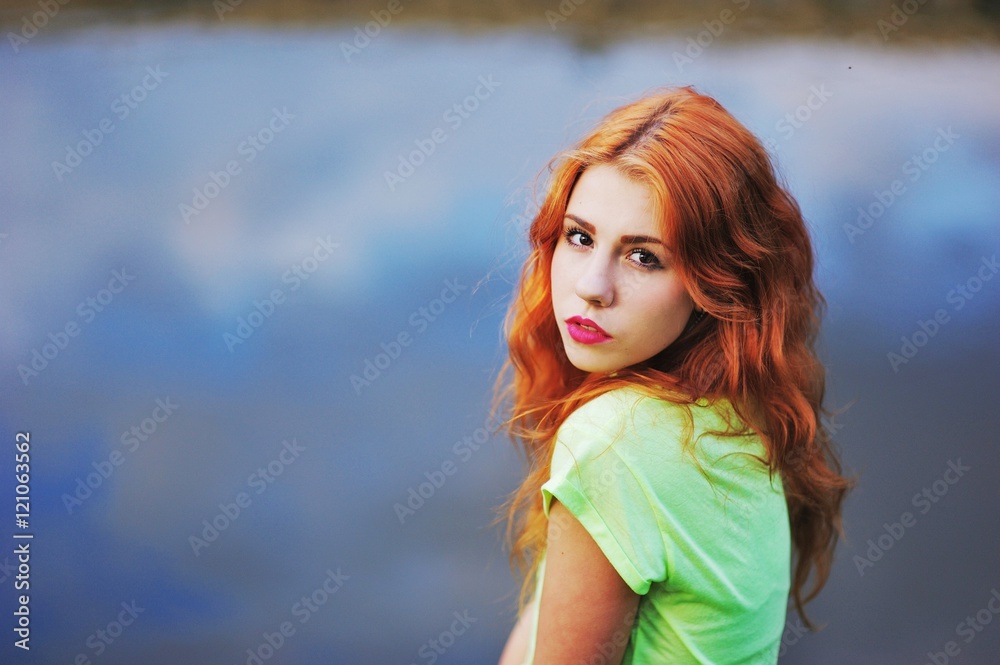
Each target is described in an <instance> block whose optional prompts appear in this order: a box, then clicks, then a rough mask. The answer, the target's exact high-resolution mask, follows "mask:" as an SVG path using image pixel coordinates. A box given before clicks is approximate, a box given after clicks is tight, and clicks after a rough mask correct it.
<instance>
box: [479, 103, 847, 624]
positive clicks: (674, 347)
mask: <svg viewBox="0 0 1000 665" xmlns="http://www.w3.org/2000/svg"><path fill="white" fill-rule="evenodd" d="M596 164H608V165H612V166H614V167H615V168H617V169H618V170H619V171H620V172H621V173H622V174H623V175H625V176H627V177H629V178H632V179H634V180H635V181H637V182H640V183H642V184H644V185H645V186H647V187H648V188H649V190H650V192H651V193H652V195H653V200H654V207H655V214H657V215H658V216H659V218H660V219H661V220H662V226H663V234H664V239H665V242H666V243H667V244H668V245H669V246H670V247H671V248H672V250H673V252H674V256H675V257H676V265H677V269H678V270H679V272H680V274H681V277H682V279H683V281H684V284H685V286H686V287H687V290H688V292H689V293H690V294H691V297H692V299H693V301H694V303H695V305H696V307H697V308H700V309H703V310H705V312H706V313H707V316H704V317H702V318H701V319H700V320H696V319H695V318H692V320H691V322H690V324H689V325H688V327H687V328H686V329H685V331H684V332H683V333H682V334H681V336H680V337H679V338H678V339H677V340H676V341H675V342H674V343H673V344H671V345H670V346H668V347H667V348H666V349H665V350H664V351H662V352H661V353H659V354H657V355H656V356H654V357H653V358H650V359H649V360H647V361H645V362H643V363H640V364H639V365H635V366H632V367H629V368H625V369H624V370H622V371H619V372H617V373H613V374H605V375H602V376H596V375H588V373H586V372H583V371H581V370H579V369H577V368H576V367H574V366H573V365H572V364H570V362H569V360H568V359H567V357H566V354H565V352H564V349H563V346H562V341H561V338H560V334H559V329H558V327H557V322H556V321H555V317H554V315H553V311H552V301H551V297H552V293H551V281H550V267H551V262H552V255H553V252H554V250H555V247H556V244H557V243H558V242H559V240H560V233H561V230H562V227H563V222H564V213H565V212H566V207H567V204H568V202H569V198H570V194H571V192H572V190H573V186H574V185H575V183H576V182H577V180H578V178H579V176H580V174H581V173H582V172H583V171H584V169H586V168H588V167H590V166H593V165H596ZM548 170H549V171H550V172H551V177H550V180H549V186H548V190H547V194H546V196H545V198H544V201H543V202H542V204H541V206H540V209H539V210H538V213H537V214H536V215H535V217H534V219H533V221H532V223H531V227H530V230H529V239H530V253H529V255H528V257H527V259H526V261H525V263H524V267H523V269H522V273H521V276H520V280H519V284H518V286H517V290H516V292H515V295H514V298H513V299H512V302H511V304H510V307H509V310H508V312H507V316H506V319H505V322H504V332H505V335H506V339H507V346H508V352H509V357H508V358H507V359H506V361H505V362H504V364H503V367H502V369H501V371H500V373H499V375H498V376H497V379H496V384H495V387H494V388H495V390H494V401H493V414H494V415H495V414H496V413H497V412H498V410H500V409H501V408H502V407H503V406H504V404H505V403H507V406H506V408H508V409H509V417H508V418H505V419H504V424H503V427H504V428H505V429H506V431H507V432H508V433H509V434H510V435H511V437H512V438H513V439H514V441H515V442H517V444H518V445H519V448H520V449H522V451H523V453H524V455H525V461H526V464H527V466H528V473H527V476H526V477H525V479H524V481H523V482H522V483H521V485H520V486H519V487H518V488H517V489H516V491H515V492H513V493H512V494H511V495H510V497H508V500H507V501H506V502H505V504H504V505H503V506H502V507H501V508H500V513H499V515H498V517H497V521H500V520H504V519H505V520H506V524H507V530H506V536H507V543H508V546H509V547H510V559H511V566H512V568H514V569H515V570H516V571H517V572H518V573H519V574H520V575H521V577H522V584H521V589H520V596H519V605H520V607H521V608H522V609H523V607H524V605H525V603H526V601H527V598H528V596H529V592H530V589H531V586H532V585H533V583H534V580H535V576H536V574H537V571H538V564H539V555H540V554H541V553H542V552H543V551H544V547H545V540H546V529H547V520H546V519H545V515H544V513H543V512H542V497H541V493H540V488H541V486H542V484H543V483H544V482H545V481H546V480H547V479H548V477H549V473H550V463H551V456H552V447H553V445H554V439H555V434H556V431H557V430H558V429H559V426H560V425H561V424H562V422H563V421H564V420H565V419H566V417H567V416H568V415H569V414H570V413H571V412H572V411H573V410H574V409H576V408H577V407H578V406H579V405H581V404H583V403H584V402H586V401H588V400H590V399H593V398H594V397H596V396H597V395H600V394H602V393H604V392H607V391H608V390H611V389H613V388H615V387H618V386H621V385H631V386H635V387H637V388H639V389H641V390H642V391H643V392H645V393H647V394H649V395H651V396H657V397H661V398H663V399H668V400H671V401H673V402H677V403H681V404H691V403H693V402H694V401H696V400H698V399H699V398H701V397H707V398H710V399H712V398H715V397H719V396H723V397H726V398H728V399H729V400H730V401H731V402H732V404H733V406H734V408H735V411H736V414H737V415H738V416H739V417H740V418H741V419H742V420H743V423H744V424H745V425H746V426H747V427H749V428H752V430H753V431H755V432H757V433H758V434H759V435H760V437H761V439H762V440H763V442H764V445H765V447H766V450H767V452H768V459H767V460H762V461H763V462H764V463H766V464H767V465H768V467H769V470H770V473H771V474H774V473H780V474H781V478H782V481H783V485H784V488H785V496H786V501H787V504H788V513H789V520H790V527H791V537H792V545H793V553H792V554H793V574H792V580H791V594H792V596H793V597H794V601H795V607H796V610H797V611H798V613H799V615H800V616H801V617H802V619H803V621H804V622H805V624H806V625H807V626H809V627H810V628H811V629H815V626H814V625H813V624H812V623H811V622H810V621H809V619H808V617H807V616H806V613H805V610H804V605H805V604H806V603H807V602H809V601H810V600H811V599H813V598H814V597H815V596H816V595H817V594H818V593H819V592H820V590H821V589H822V588H823V586H824V585H825V584H826V581H827V578H828V577H829V574H830V568H831V565H832V561H833V552H834V549H835V547H836V543H837V538H838V534H839V535H843V529H842V524H841V504H842V502H843V499H844V496H845V494H846V493H847V492H848V491H849V490H850V489H851V487H852V486H853V484H854V481H853V480H850V479H848V478H845V477H843V476H842V475H841V474H840V471H841V467H840V462H839V461H838V459H837V456H836V452H835V450H834V448H833V445H832V441H831V438H830V434H829V432H828V431H827V430H826V429H825V428H824V426H823V422H822V419H821V416H822V415H823V413H825V411H824V408H823V392H824V385H825V370H824V368H823V366H822V364H821V363H820V362H819V360H818V359H817V357H816V353H815V351H814V348H813V347H814V343H815V339H816V335H817V333H818V328H819V322H820V316H821V314H822V310H823V308H824V306H825V302H824V299H823V296H822V294H820V292H819V290H818V289H817V288H816V285H815V283H814V281H813V253H812V247H811V244H810V239H809V233H808V231H807V229H806V224H805V221H804V219H803V217H802V213H801V211H800V209H799V206H798V204H797V203H796V201H795V200H794V199H793V198H792V196H791V195H790V194H789V193H788V191H787V190H786V188H785V187H784V186H783V185H782V184H781V183H780V182H779V181H778V178H777V177H776V175H775V169H774V167H773V165H772V163H771V161H770V158H769V156H768V154H767V152H766V151H765V150H764V148H763V147H762V146H761V144H760V142H759V141H758V140H757V138H756V137H754V136H753V135H752V134H751V133H750V132H749V131H748V130H747V129H746V128H745V127H744V126H743V125H742V124H741V123H740V122H738V121H737V120H736V119H735V118H734V117H733V116H732V115H730V114H729V113H728V112H727V111H726V110H725V109H723V108H722V106H721V105H720V104H719V103H718V102H717V101H715V100H714V99H712V98H711V97H708V96H705V95H702V94H699V93H698V92H696V91H695V90H694V89H693V88H691V87H684V88H677V89H668V90H664V91H658V92H657V93H656V94H651V95H648V96H645V97H643V98H641V99H639V100H637V101H634V102H632V103H630V104H627V105H625V106H622V107H620V108H618V109H616V110H614V111H612V112H611V113H610V114H608V115H607V116H606V117H605V118H604V119H603V120H602V121H601V122H600V123H599V125H598V127H597V128H596V129H595V130H593V131H592V132H591V133H590V134H589V135H588V136H586V137H585V138H584V139H583V140H582V141H581V142H580V143H579V144H578V145H577V146H576V147H575V148H573V149H571V150H569V151H568V152H566V153H564V154H562V155H559V156H557V157H556V158H554V159H553V160H552V162H550V163H549V167H548ZM733 433H734V434H735V433H737V432H733ZM810 574H813V575H814V584H813V586H812V589H811V590H809V591H808V592H807V591H806V584H807V580H808V579H809V577H810Z"/></svg>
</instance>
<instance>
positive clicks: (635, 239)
mask: <svg viewBox="0 0 1000 665" xmlns="http://www.w3.org/2000/svg"><path fill="white" fill-rule="evenodd" d="M565 216H566V217H568V218H569V219H572V220H573V221H574V222H576V223H577V224H579V225H580V226H582V227H583V229H584V231H586V232H587V233H589V234H591V235H597V228H596V227H595V226H594V225H593V224H591V223H590V222H588V221H586V220H583V219H580V218H579V217H577V216H576V215H572V214H570V213H566V215H565ZM620 242H621V244H623V245H643V244H647V243H649V244H654V245H663V241H662V240H660V239H659V238H654V237H653V236H638V235H624V236H622V237H621V239H620Z"/></svg>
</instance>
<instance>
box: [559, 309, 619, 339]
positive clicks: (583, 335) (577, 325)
mask: <svg viewBox="0 0 1000 665" xmlns="http://www.w3.org/2000/svg"><path fill="white" fill-rule="evenodd" d="M582 326H587V327H589V328H593V330H588V329H587V328H584V327H582ZM566 329H567V330H568V331H569V336H570V337H572V338H573V340H574V341H577V342H579V343H580V344H600V343H601V342H607V341H608V340H610V339H611V335H609V334H608V333H606V332H604V330H603V329H602V328H601V327H600V326H599V325H597V324H596V323H594V322H593V321H591V320H590V319H584V318H582V317H579V316H574V317H572V318H569V319H566Z"/></svg>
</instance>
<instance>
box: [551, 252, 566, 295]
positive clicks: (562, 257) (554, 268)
mask: <svg viewBox="0 0 1000 665" xmlns="http://www.w3.org/2000/svg"><path fill="white" fill-rule="evenodd" d="M568 268H569V266H568V265H567V263H566V253H565V252H563V251H562V250H561V248H560V247H556V250H555V253H554V254H553V255H552V263H551V266H550V269H549V282H550V283H551V284H552V295H553V296H558V295H561V294H562V293H563V292H564V291H565V289H566V283H567V281H568V280H569V271H568Z"/></svg>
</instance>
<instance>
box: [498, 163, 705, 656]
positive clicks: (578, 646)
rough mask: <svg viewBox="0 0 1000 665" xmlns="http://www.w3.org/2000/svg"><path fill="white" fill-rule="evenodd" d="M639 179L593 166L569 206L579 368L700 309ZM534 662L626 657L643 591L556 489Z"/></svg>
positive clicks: (636, 358)
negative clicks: (594, 328) (592, 331)
mask: <svg viewBox="0 0 1000 665" xmlns="http://www.w3.org/2000/svg"><path fill="white" fill-rule="evenodd" d="M652 209H653V208H652V197H651V194H650V192H649V190H648V189H647V188H646V187H645V186H643V185H642V184H640V183H637V182H635V181H632V180H630V179H628V178H626V177H625V176H624V175H622V174H621V173H620V172H619V171H618V170H617V169H615V168H614V167H613V166H610V165H599V166H592V167H590V168H588V169H586V170H585V171H584V172H583V174H582V175H581V177H580V180H579V181H578V182H577V184H576V186H575V187H574V190H573V193H572V194H571V196H570V200H569V202H568V204H567V209H566V220H565V224H564V229H563V235H562V237H561V238H560V240H559V244H558V245H557V246H556V250H555V254H554V256H553V258H552V303H553V311H554V314H555V318H556V323H557V324H558V325H559V328H560V332H561V334H562V338H563V344H564V348H565V350H566V355H567V357H568V358H569V360H570V362H571V363H573V365H574V366H576V367H577V368H578V369H581V370H584V371H587V372H608V371H613V370H616V369H621V368H623V367H627V366H629V365H632V364H635V363H638V362H642V361H644V360H646V359H648V358H651V357H652V356H653V355H655V354H657V353H659V352H660V351H662V350H663V349H665V348H666V347H667V346H669V345H670V344H672V343H673V342H674V340H676V339H677V337H678V336H679V335H680V333H681V332H682V331H683V329H684V326H685V325H686V323H687V321H688V318H689V317H690V315H691V312H692V310H693V309H694V303H693V302H692V300H691V298H690V296H689V294H688V293H687V290H686V289H685V287H684V285H683V283H682V281H681V278H680V275H679V274H678V273H677V272H676V270H675V269H674V267H673V265H672V261H671V259H672V254H671V252H670V251H669V248H668V247H667V246H666V245H665V243H664V242H663V241H662V239H661V237H660V236H661V235H662V229H661V228H660V226H659V223H658V221H657V220H656V219H654V217H653V214H652V212H651V211H652ZM573 316H579V317H585V318H586V319H588V320H592V321H594V322H595V323H596V324H597V325H599V326H600V327H601V329H602V330H604V331H605V332H606V333H608V334H609V335H610V337H611V339H610V340H607V341H604V342H602V343H597V344H593V343H591V344H585V343H580V342H578V341H576V340H574V338H573V335H571V334H570V333H569V328H568V325H572V324H567V320H568V319H570V318H571V317H573ZM546 547H547V550H546V564H545V575H544V579H543V581H542V595H541V598H540V600H539V601H538V602H539V607H538V632H537V636H536V640H535V657H534V660H533V665H564V664H565V665H570V664H576V663H579V662H589V661H590V659H591V658H592V657H593V656H594V654H602V655H606V656H607V657H606V659H604V660H603V661H602V662H605V663H608V664H609V665H620V663H621V661H622V657H623V656H624V653H625V647H626V645H627V642H628V637H629V632H630V628H631V626H632V623H633V621H634V619H635V616H636V612H637V611H638V606H639V601H640V599H641V596H639V595H638V594H636V593H635V592H634V591H632V589H631V587H629V586H628V585H627V584H626V583H625V581H624V580H623V579H622V578H621V576H620V575H619V574H618V571H616V570H615V568H614V567H613V566H612V565H611V563H610V562H609V561H608V559H607V557H606V556H605V555H604V552H603V551H602V550H601V549H600V547H599V546H598V545H597V543H596V542H595V541H594V539H593V538H592V537H591V535H590V533H589V532H587V530H586V529H584V527H583V526H582V525H581V524H580V522H579V521H578V520H577V519H576V517H574V516H573V514H572V513H570V511H569V510H568V509H567V508H566V507H565V506H563V505H562V504H561V503H560V502H559V501H558V500H556V499H555V498H553V500H552V504H551V506H550V510H549V523H548V531H547V545H546ZM533 609H534V608H533V607H532V606H530V605H529V607H528V608H526V610H525V611H524V612H523V613H522V615H521V618H520V619H519V621H518V622H517V625H515V626H514V629H513V630H512V631H511V634H510V638H509V639H508V641H507V645H506V647H505V648H504V651H503V654H502V655H501V658H500V663H499V665H523V663H524V660H525V658H526V657H527V651H528V646H529V638H530V630H531V625H530V621H531V619H532V616H533Z"/></svg>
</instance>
